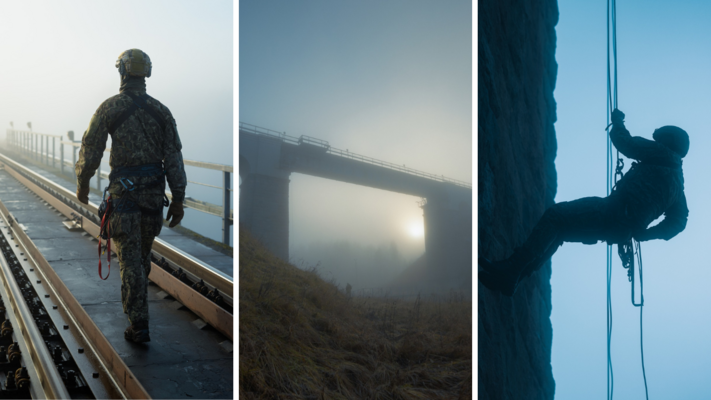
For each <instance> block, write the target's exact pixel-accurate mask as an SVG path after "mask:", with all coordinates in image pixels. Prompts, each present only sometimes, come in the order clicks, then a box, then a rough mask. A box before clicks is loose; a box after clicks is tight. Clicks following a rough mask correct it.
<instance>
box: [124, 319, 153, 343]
mask: <svg viewBox="0 0 711 400" xmlns="http://www.w3.org/2000/svg"><path fill="white" fill-rule="evenodd" d="M123 337H124V339H126V340H128V341H131V342H135V343H144V342H150V341H151V337H150V335H149V332H148V322H136V323H135V324H133V325H131V326H129V327H128V328H126V331H125V332H124V333H123Z"/></svg>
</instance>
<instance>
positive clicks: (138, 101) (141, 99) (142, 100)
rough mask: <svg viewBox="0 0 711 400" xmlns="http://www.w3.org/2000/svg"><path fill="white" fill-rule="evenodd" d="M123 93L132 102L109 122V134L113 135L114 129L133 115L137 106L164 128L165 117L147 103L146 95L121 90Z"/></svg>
mask: <svg viewBox="0 0 711 400" xmlns="http://www.w3.org/2000/svg"><path fill="white" fill-rule="evenodd" d="M123 94H125V95H126V96H128V97H130V98H131V99H132V100H133V104H131V106H130V107H128V108H127V109H126V110H124V112H122V113H121V114H120V115H119V116H118V117H117V118H116V119H115V120H114V122H112V123H111V125H110V126H109V133H110V134H112V135H113V133H114V132H116V129H117V128H118V127H119V126H121V124H123V123H124V121H126V120H127V119H128V117H130V116H131V115H133V113H134V112H136V110H138V109H139V108H140V109H142V110H144V111H145V112H147V113H148V115H150V116H151V117H153V119H154V120H156V122H157V123H158V125H160V128H161V129H163V130H165V119H163V118H162V117H161V116H160V114H159V113H158V111H156V109H155V108H154V107H153V106H151V105H150V104H148V102H147V101H146V98H147V97H148V95H140V96H137V95H135V94H133V93H131V92H130V91H128V90H127V91H125V92H123Z"/></svg>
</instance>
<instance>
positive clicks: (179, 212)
mask: <svg viewBox="0 0 711 400" xmlns="http://www.w3.org/2000/svg"><path fill="white" fill-rule="evenodd" d="M184 215H185V211H184V210H183V203H182V202H179V203H176V202H174V201H171V202H170V207H168V214H167V215H166V216H165V220H166V221H170V219H171V218H173V220H172V221H171V222H170V225H168V226H169V227H171V228H172V227H174V226H175V225H178V224H179V223H180V221H181V220H182V219H183V216H184Z"/></svg>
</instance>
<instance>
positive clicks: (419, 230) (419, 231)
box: [407, 222, 425, 238]
mask: <svg viewBox="0 0 711 400" xmlns="http://www.w3.org/2000/svg"><path fill="white" fill-rule="evenodd" d="M407 231H408V233H409V234H410V236H412V237H414V238H420V237H422V236H424V235H425V227H424V226H423V225H422V222H413V223H411V224H410V226H409V227H408V229H407Z"/></svg>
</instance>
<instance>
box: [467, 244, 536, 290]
mask: <svg viewBox="0 0 711 400" xmlns="http://www.w3.org/2000/svg"><path fill="white" fill-rule="evenodd" d="M529 260H530V257H528V253H527V252H525V251H523V250H522V249H516V251H514V254H513V255H511V257H509V258H507V259H506V260H503V261H496V262H492V261H489V260H487V259H486V258H484V257H479V281H480V282H481V283H482V285H484V286H485V287H486V288H487V289H489V290H494V291H499V292H501V293H502V294H503V295H505V296H509V297H510V296H513V295H514V293H516V289H517V288H518V284H519V282H520V281H521V278H522V276H521V275H522V272H524V271H526V269H527V266H528V264H529V262H530V261H529Z"/></svg>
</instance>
